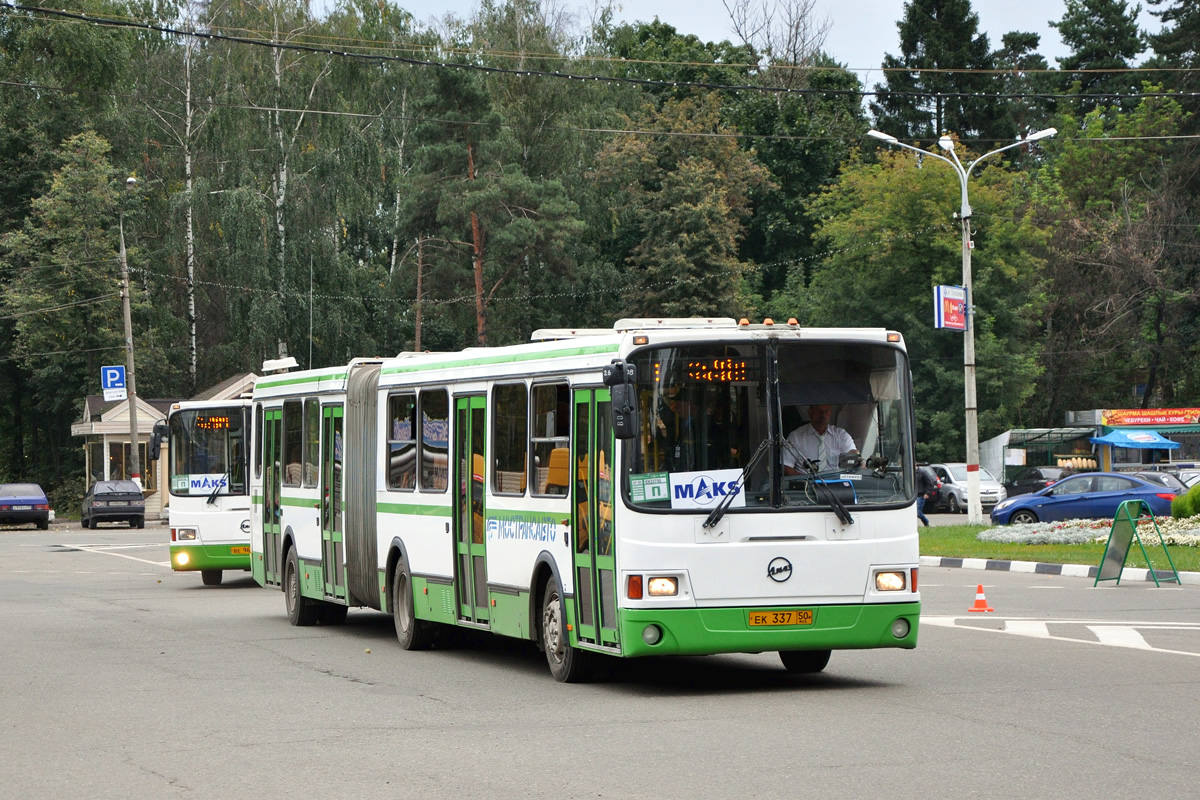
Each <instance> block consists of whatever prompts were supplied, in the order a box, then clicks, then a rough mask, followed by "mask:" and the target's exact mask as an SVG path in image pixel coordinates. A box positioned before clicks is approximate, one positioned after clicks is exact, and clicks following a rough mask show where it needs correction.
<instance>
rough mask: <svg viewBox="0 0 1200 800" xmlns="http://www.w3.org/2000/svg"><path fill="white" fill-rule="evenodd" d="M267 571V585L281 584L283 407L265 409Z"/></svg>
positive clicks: (263, 454) (264, 491) (264, 479)
mask: <svg viewBox="0 0 1200 800" xmlns="http://www.w3.org/2000/svg"><path fill="white" fill-rule="evenodd" d="M263 412H264V413H263V437H262V445H263V451H262V454H261V458H262V462H261V463H262V465H263V472H264V475H263V507H262V515H263V517H262V519H263V541H262V554H263V571H264V574H265V576H266V585H268V586H280V585H282V583H283V578H282V576H281V574H280V566H279V545H280V538H281V537H280V533H281V531H280V527H279V517H280V513H281V511H282V506H281V503H282V501H281V499H280V493H281V492H282V491H283V471H282V464H283V460H282V459H283V453H282V450H283V441H282V440H283V409H280V408H267V409H263Z"/></svg>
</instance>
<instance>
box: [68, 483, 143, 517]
mask: <svg viewBox="0 0 1200 800" xmlns="http://www.w3.org/2000/svg"><path fill="white" fill-rule="evenodd" d="M79 521H80V523H81V524H82V525H83V527H85V528H95V527H96V526H97V525H98V524H100V523H101V522H128V523H129V527H131V528H144V527H145V526H146V500H145V499H144V498H143V497H142V490H141V489H139V488H138V485H137V484H136V483H134V482H133V481H96V482H95V483H93V484H92V485H91V486H90V487H89V488H88V490H87V494H86V495H84V496H83V507H82V509H81V510H80V512H79Z"/></svg>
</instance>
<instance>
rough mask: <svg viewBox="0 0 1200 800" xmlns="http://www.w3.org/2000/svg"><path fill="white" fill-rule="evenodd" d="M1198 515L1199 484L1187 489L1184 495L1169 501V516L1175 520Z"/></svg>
mask: <svg viewBox="0 0 1200 800" xmlns="http://www.w3.org/2000/svg"><path fill="white" fill-rule="evenodd" d="M1196 514H1200V483H1198V484H1196V485H1195V486H1193V487H1192V488H1191V489H1188V490H1187V492H1186V493H1184V494H1181V495H1176V497H1175V499H1174V500H1172V501H1171V516H1172V517H1175V518H1176V519H1183V518H1185V517H1191V516H1195V515H1196Z"/></svg>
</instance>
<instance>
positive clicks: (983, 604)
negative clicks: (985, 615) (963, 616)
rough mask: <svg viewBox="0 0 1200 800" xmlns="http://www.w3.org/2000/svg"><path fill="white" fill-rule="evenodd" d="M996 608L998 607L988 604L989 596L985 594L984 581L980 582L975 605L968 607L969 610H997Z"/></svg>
mask: <svg viewBox="0 0 1200 800" xmlns="http://www.w3.org/2000/svg"><path fill="white" fill-rule="evenodd" d="M995 610H996V609H994V608H992V607H991V606H989V605H988V604H987V598H986V597H984V596H983V584H982V583H981V584H979V586H978V587H977V588H976V589H975V605H974V606H972V607H971V608H968V609H967V611H995Z"/></svg>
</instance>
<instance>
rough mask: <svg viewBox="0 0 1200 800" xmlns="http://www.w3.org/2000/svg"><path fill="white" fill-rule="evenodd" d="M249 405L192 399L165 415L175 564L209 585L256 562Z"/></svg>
mask: <svg viewBox="0 0 1200 800" xmlns="http://www.w3.org/2000/svg"><path fill="white" fill-rule="evenodd" d="M250 408H251V405H250V400H249V399H242V400H223V401H188V402H182V403H175V404H173V405H172V407H171V410H170V412H169V414H168V416H167V422H166V435H167V442H168V450H167V453H168V455H167V464H168V470H167V471H168V475H169V478H168V486H169V490H170V492H171V502H170V505H169V506H168V520H169V522H168V524H169V527H170V531H171V542H170V548H171V569H173V570H175V571H177V572H199V573H200V578H201V580H202V581H203V582H204V584H205V585H206V586H216V585H219V584H220V583H221V580H222V576H223V574H224V571H225V570H239V571H247V570H249V568H250V491H249V489H250V487H249V483H248V481H247V476H248V474H249V441H248V437H249V433H250ZM160 435H161V434H160ZM151 450H155V448H154V447H153V446H152V447H151Z"/></svg>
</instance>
